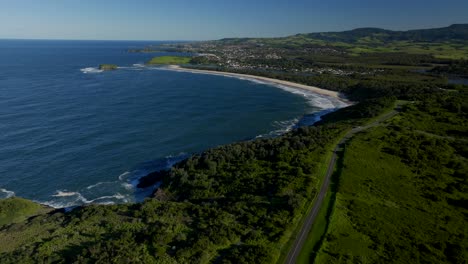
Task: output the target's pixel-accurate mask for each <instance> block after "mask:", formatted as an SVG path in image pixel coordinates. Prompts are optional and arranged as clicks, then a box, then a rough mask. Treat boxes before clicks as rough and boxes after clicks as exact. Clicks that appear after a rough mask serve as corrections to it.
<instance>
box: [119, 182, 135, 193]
mask: <svg viewBox="0 0 468 264" xmlns="http://www.w3.org/2000/svg"><path fill="white" fill-rule="evenodd" d="M122 187H124V188H125V189H126V190H128V191H132V190H134V189H135V186H133V184H130V183H126V182H124V183H122Z"/></svg>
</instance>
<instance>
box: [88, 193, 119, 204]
mask: <svg viewBox="0 0 468 264" xmlns="http://www.w3.org/2000/svg"><path fill="white" fill-rule="evenodd" d="M106 199H117V200H122V201H123V202H127V201H128V200H127V197H126V196H125V195H122V194H120V193H116V194H114V195H107V196H101V197H98V198H96V199H93V200H89V203H99V202H96V201H99V200H106ZM104 203H105V202H104Z"/></svg>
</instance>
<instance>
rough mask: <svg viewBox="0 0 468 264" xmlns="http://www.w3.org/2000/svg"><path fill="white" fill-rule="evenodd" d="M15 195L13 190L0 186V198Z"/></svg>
mask: <svg viewBox="0 0 468 264" xmlns="http://www.w3.org/2000/svg"><path fill="white" fill-rule="evenodd" d="M13 196H15V192H13V191H9V190H7V189H3V188H0V199H6V198H10V197H13Z"/></svg>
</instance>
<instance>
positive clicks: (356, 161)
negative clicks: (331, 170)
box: [311, 95, 468, 263]
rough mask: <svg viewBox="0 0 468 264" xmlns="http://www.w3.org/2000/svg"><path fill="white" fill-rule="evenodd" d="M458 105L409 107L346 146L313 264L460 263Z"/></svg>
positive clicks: (467, 159)
mask: <svg viewBox="0 0 468 264" xmlns="http://www.w3.org/2000/svg"><path fill="white" fill-rule="evenodd" d="M465 96H466V95H465ZM456 101H457V100H456V99H455V98H453V97H451V96H447V97H444V98H438V99H436V98H433V99H428V100H426V101H425V102H423V103H415V104H409V105H407V106H406V107H404V111H403V112H402V113H401V114H400V115H398V116H396V117H394V119H392V120H390V121H389V122H388V123H387V124H386V125H384V126H380V127H376V128H373V129H372V130H371V131H369V132H364V133H362V134H360V135H358V136H356V137H355V138H354V139H353V140H352V141H351V143H350V144H349V145H348V146H346V149H345V151H344V155H343V156H342V166H341V169H340V172H339V175H338V180H337V181H338V189H337V192H336V201H335V205H334V206H333V209H332V210H333V211H332V214H331V216H330V218H329V219H328V221H329V226H328V231H327V233H326V236H325V237H324V238H323V241H322V245H321V248H320V250H319V252H318V254H317V255H313V256H311V258H312V259H313V258H315V263H466V262H465V261H466V259H468V255H467V254H466V252H468V237H467V234H468V225H467V214H468V208H467V206H466V204H467V203H466V202H467V200H468V192H467V190H468V186H467V176H468V166H467V165H466V164H468V152H467V150H468V149H467V148H466V143H467V142H468V141H467V138H466V135H468V119H467V115H466V112H465V113H464V114H461V112H460V110H459V108H457V107H453V106H454V103H455V102H456ZM455 104H456V103H455ZM466 110H467V109H466V106H465V110H464V111H466ZM449 120H450V121H449ZM461 135H464V136H461Z"/></svg>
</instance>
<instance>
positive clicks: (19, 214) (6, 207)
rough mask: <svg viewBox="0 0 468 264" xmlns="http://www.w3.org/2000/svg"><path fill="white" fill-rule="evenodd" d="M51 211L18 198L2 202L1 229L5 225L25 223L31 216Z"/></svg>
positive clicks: (0, 213) (0, 201) (0, 211)
mask: <svg viewBox="0 0 468 264" xmlns="http://www.w3.org/2000/svg"><path fill="white" fill-rule="evenodd" d="M51 210H52V209H49V208H46V207H44V206H41V205H39V204H37V203H35V202H32V201H29V200H26V199H22V198H18V197H11V198H8V199H4V200H0V227H1V226H2V225H5V224H11V223H18V222H21V221H24V220H26V219H27V218H29V217H31V216H34V215H38V214H42V213H46V212H49V211H51Z"/></svg>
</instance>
